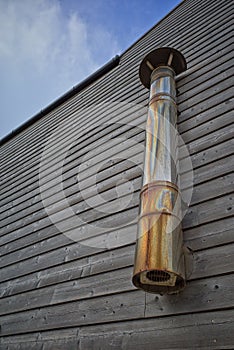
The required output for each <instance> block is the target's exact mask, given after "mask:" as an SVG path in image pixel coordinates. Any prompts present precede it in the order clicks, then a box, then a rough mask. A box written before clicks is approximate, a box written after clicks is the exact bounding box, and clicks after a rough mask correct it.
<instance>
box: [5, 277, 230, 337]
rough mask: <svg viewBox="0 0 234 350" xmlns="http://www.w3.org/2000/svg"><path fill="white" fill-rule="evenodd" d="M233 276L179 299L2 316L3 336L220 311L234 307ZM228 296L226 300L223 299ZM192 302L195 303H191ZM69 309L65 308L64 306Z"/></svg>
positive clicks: (137, 298) (114, 299)
mask: <svg viewBox="0 0 234 350" xmlns="http://www.w3.org/2000/svg"><path fill="white" fill-rule="evenodd" d="M233 285H234V284H233V276H232V275H227V276H220V277H213V278H210V279H202V280H196V281H191V282H189V283H188V285H187V287H186V288H185V290H184V291H183V293H181V294H180V295H177V296H175V295H173V296H157V297H155V295H150V294H146V304H145V297H144V293H143V292H142V291H138V290H136V291H135V290H134V291H131V292H125V293H120V294H113V295H108V296H102V297H97V298H91V299H87V300H86V299H84V300H81V301H78V302H69V303H66V304H61V305H60V304H59V305H56V306H48V307H46V308H40V309H37V310H31V311H27V312H24V311H23V312H19V313H17V314H13V315H7V316H1V317H0V321H1V332H2V335H8V334H9V335H10V334H20V333H26V332H28V331H30V332H32V331H39V330H46V329H58V328H63V327H69V326H79V325H85V324H97V323H100V320H101V319H104V320H105V322H115V321H122V320H127V319H129V315H130V317H131V319H134V318H135V319H136V318H142V317H144V316H145V317H160V316H168V315H175V314H181V313H185V314H186V313H191V312H192V313H193V312H199V311H203V312H204V311H208V310H212V311H214V310H219V309H221V308H230V307H232V305H233V295H234V293H233V292H234V287H233ZM224 296H225V297H224ZM191 301H193V302H191ZM65 305H66V306H65Z"/></svg>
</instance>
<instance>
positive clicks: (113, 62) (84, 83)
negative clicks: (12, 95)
mask: <svg viewBox="0 0 234 350" xmlns="http://www.w3.org/2000/svg"><path fill="white" fill-rule="evenodd" d="M119 62H120V56H119V55H116V56H115V57H114V58H112V59H111V60H110V61H108V62H107V63H106V64H104V66H102V67H101V68H99V69H98V70H97V71H96V72H94V73H93V74H91V75H90V76H88V77H87V78H86V79H84V80H83V81H81V82H80V83H79V84H77V85H75V86H74V87H73V88H72V89H70V90H68V91H67V92H66V93H65V94H63V95H62V96H60V97H59V98H58V99H56V100H55V101H54V102H52V103H50V104H49V105H48V106H47V107H46V108H44V109H42V110H41V111H40V112H39V113H37V114H35V115H34V116H33V117H31V118H30V119H28V120H27V121H26V122H24V123H23V124H21V125H20V126H19V127H17V128H16V129H13V130H12V131H11V132H10V133H9V134H7V135H6V136H4V137H3V138H2V139H0V146H2V145H3V144H5V143H6V142H7V141H9V140H10V139H12V138H13V137H14V136H16V135H18V134H19V133H20V132H21V131H23V130H25V129H27V128H28V127H29V126H30V125H32V124H34V123H35V122H36V121H38V120H40V119H41V118H42V117H44V116H45V115H46V114H48V113H50V112H51V111H52V110H53V109H55V108H56V107H58V106H60V105H61V104H62V103H64V102H66V101H67V100H68V99H69V98H71V97H73V96H74V95H75V94H77V93H78V92H80V91H82V90H83V89H85V88H86V87H88V86H89V85H91V84H92V83H94V82H95V81H96V80H98V79H99V78H101V77H102V76H103V75H105V74H106V73H108V72H109V71H111V70H112V69H113V68H115V67H117V66H118V65H119Z"/></svg>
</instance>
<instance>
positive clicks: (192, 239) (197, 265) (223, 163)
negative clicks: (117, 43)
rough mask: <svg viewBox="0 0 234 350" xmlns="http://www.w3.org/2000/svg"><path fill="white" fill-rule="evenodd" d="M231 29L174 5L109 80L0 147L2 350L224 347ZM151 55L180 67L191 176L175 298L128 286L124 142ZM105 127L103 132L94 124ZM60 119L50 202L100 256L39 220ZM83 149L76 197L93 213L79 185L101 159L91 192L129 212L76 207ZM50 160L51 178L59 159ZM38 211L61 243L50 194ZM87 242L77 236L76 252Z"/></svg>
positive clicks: (195, 1) (226, 20)
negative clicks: (184, 264)
mask: <svg viewBox="0 0 234 350" xmlns="http://www.w3.org/2000/svg"><path fill="white" fill-rule="evenodd" d="M152 10H153V9H152ZM232 24H233V1H232V0H213V1H210V0H188V1H184V2H182V3H181V4H180V6H178V7H177V8H176V9H175V10H174V11H173V12H172V13H170V14H169V15H168V16H167V17H166V18H164V20H162V21H161V22H159V23H158V24H157V25H156V26H155V27H154V28H153V29H152V30H151V31H149V32H148V33H147V34H146V35H145V36H144V37H143V38H141V39H140V40H139V41H138V42H137V43H135V44H134V45H133V46H132V47H130V48H129V50H127V51H126V52H125V53H124V54H123V55H122V56H121V60H120V65H119V66H118V67H116V68H114V69H113V70H111V71H110V72H109V73H108V74H106V75H105V76H103V77H102V78H101V79H99V80H97V81H96V82H95V83H94V84H92V85H91V86H89V87H88V88H86V89H85V90H83V91H81V92H80V93H79V94H77V95H76V96H75V97H73V98H71V99H69V100H68V101H67V102H65V103H63V104H62V105H61V106H60V107H58V108H56V109H55V110H54V111H52V112H50V113H49V114H48V115H47V116H45V117H43V118H42V119H41V120H39V121H37V122H35V124H34V125H32V126H30V127H29V128H27V129H26V130H24V131H23V132H21V133H20V134H18V135H16V136H15V137H13V138H12V139H11V140H9V141H8V142H7V143H5V144H4V145H3V146H2V147H1V150H0V152H1V173H2V175H1V213H0V215H1V229H0V234H1V236H0V238H1V239H0V244H1V246H0V249H1V283H0V295H1V304H0V312H1V316H0V326H1V329H0V334H1V346H0V347H1V349H2V350H6V349H9V350H16V349H30V350H34V349H38V350H39V349H40V350H42V349H43V350H52V349H56V350H58V349H61V350H66V349H67V350H73V349H81V350H84V349H87V350H89V349H233V348H234V335H233V327H234V325H233V318H234V315H233V310H232V308H233V304H234V303H233V302H234V283H233V282H234V281H233V275H232V272H233V267H234V259H233V237H234V236H233V218H232V215H233V209H232V196H233V195H232V192H233V174H232V173H231V171H232V165H233V159H232V153H233V125H232V121H233V116H232V110H233V100H231V98H232V97H233V86H232V83H233V77H232V74H233V62H234V61H233V46H232V44H233V41H232V36H233V27H232ZM160 46H171V47H174V48H176V49H178V50H180V51H181V52H182V53H183V54H184V56H185V57H186V60H187V63H188V70H187V71H186V72H185V73H183V74H182V75H181V76H179V77H178V78H177V87H178V108H179V120H178V128H179V131H180V133H181V135H182V137H183V139H184V141H185V143H186V145H187V147H188V149H189V152H190V155H191V160H192V164H193V169H194V190H193V197H192V201H191V204H190V207H189V210H188V212H187V214H186V216H185V218H184V220H183V229H184V239H185V242H186V244H187V245H188V246H189V247H190V248H191V249H192V250H193V252H194V253H193V254H194V269H193V272H192V275H191V276H190V278H189V280H188V283H187V286H186V289H185V290H184V292H183V293H181V294H179V295H176V296H157V295H154V294H145V293H144V292H142V291H139V290H136V289H135V288H134V286H133V285H132V283H131V275H132V266H133V258H134V246H135V244H134V241H135V237H136V218H137V213H138V204H139V191H140V187H141V174H142V173H141V169H140V165H141V163H142V160H143V154H142V152H141V151H140V152H139V150H138V148H137V147H134V146H133V147H129V143H128V142H127V141H129V140H132V141H135V142H136V143H137V144H142V145H143V144H144V132H143V131H142V128H143V127H144V123H145V119H146V114H145V106H147V102H148V91H147V90H146V89H145V88H144V87H143V86H142V85H141V83H140V81H139V77H138V69H139V64H140V62H141V60H142V58H143V56H144V55H145V54H146V53H148V52H149V51H150V50H152V49H153V48H155V47H160ZM102 102H103V104H102V105H100V103H102ZM90 105H92V106H96V107H95V113H93V111H92V108H91V107H89V106H90ZM89 108H91V109H89ZM90 111H92V113H91V112H90ZM110 119H113V120H114V121H115V123H111V124H108V123H106V122H107V121H109V120H110ZM64 120H66V125H65V126H64V130H63V133H62V135H61V138H62V140H63V142H64V143H66V140H69V138H72V137H73V136H72V135H74V133H76V138H75V139H76V142H73V145H72V147H71V149H70V150H69V155H67V158H66V161H65V163H64V167H63V186H64V192H65V193H66V196H67V198H68V201H69V205H70V207H71V208H73V212H74V213H77V214H75V215H83V218H85V220H87V222H91V221H94V224H97V225H98V226H102V225H103V226H104V227H109V231H108V232H107V233H105V236H104V235H103V237H102V235H101V234H100V236H99V237H98V239H99V240H100V241H102V240H103V242H104V243H103V244H105V240H106V238H108V239H107V241H108V244H107V245H106V247H105V249H100V248H98V247H96V248H95V247H89V246H87V245H85V244H82V241H81V242H80V243H76V242H74V241H72V240H70V239H69V238H68V237H66V235H64V234H63V233H61V232H59V230H58V228H57V227H56V226H55V225H54V224H53V223H52V222H51V219H50V218H49V217H48V215H47V212H46V211H45V209H44V207H43V203H42V200H41V194H40V189H39V164H40V160H41V156H42V152H43V148H44V146H45V144H46V142H47V139H48V136H49V135H51V134H53V132H54V131H55V129H56V127H57V126H58V124H59V123H60V122H61V121H64ZM129 122H132V123H135V125H136V126H139V128H138V127H137V128H134V127H131V126H129V125H128V124H127V123H129ZM77 125H78V128H77V127H76V126H77ZM110 145H111V146H112V147H110ZM93 149H95V157H94V159H92V153H90V159H89V163H87V164H90V169H91V170H90V173H89V169H88V170H87V171H88V172H87V174H88V175H87V179H86V191H90V196H91V197H92V198H94V199H93V200H94V202H93V203H96V205H97V209H99V206H100V205H101V204H100V202H99V201H98V198H97V199H95V196H96V195H97V194H95V191H93V189H92V186H91V180H89V176H90V174H91V175H92V169H93V168H92V166H93V165H94V164H95V162H96V161H98V160H103V159H106V163H105V164H106V165H105V166H104V167H103V169H101V170H100V172H99V173H98V174H97V178H98V184H97V186H98V189H99V191H100V192H101V193H102V195H103V196H104V197H105V198H107V199H108V200H109V203H108V206H110V207H111V205H112V203H115V205H116V203H117V204H118V201H119V203H120V205H122V204H124V203H125V202H129V203H128V205H127V207H126V208H125V209H123V210H121V211H118V205H116V211H114V212H113V213H112V214H109V215H108V214H107V213H106V212H105V210H103V212H100V211H94V210H93V208H88V206H87V205H86V203H85V201H84V200H82V197H81V196H80V195H79V188H78V185H77V181H76V179H77V177H76V175H77V169H78V165H79V164H80V162H82V159H83V158H82V157H84V155H86V154H87V153H89V152H90V151H91V150H93ZM53 152H54V155H53V157H52V159H51V160H50V164H48V173H49V174H52V175H50V177H51V178H53V172H55V169H56V162H57V159H59V155H60V153H61V152H63V149H62V148H61V147H55V149H54V150H53ZM94 168H95V167H94ZM54 176H56V174H55V175H54ZM123 179H127V180H128V181H129V182H130V183H131V184H130V185H131V186H129V191H128V188H127V187H126V186H125V187H124V191H122V192H121V193H120V197H119V199H118V200H117V201H114V202H113V200H114V199H115V198H116V190H115V186H116V183H120V182H121V181H123ZM90 186H91V187H90ZM132 188H133V189H134V191H133V192H132ZM92 191H93V192H92ZM50 201H51V207H52V212H53V213H55V214H56V215H58V216H59V218H60V219H61V221H62V222H63V223H64V227H67V226H66V225H68V224H69V225H70V226H69V227H71V228H72V229H74V230H75V229H76V226H75V225H76V221H75V220H74V215H73V216H72V217H70V218H69V217H66V215H65V212H64V211H63V208H62V206H61V205H60V204H61V203H60V201H61V198H60V194H59V193H57V192H56V191H55V189H54V188H53V181H52V185H51V190H50ZM111 201H112V202H111ZM78 212H79V214H78ZM120 222H121V223H126V226H125V227H122V228H121V227H119V226H118V225H119V223H120ZM108 225H109V226H108ZM87 237H88V233H87V232H86V231H85V225H84V234H83V236H82V237H81V239H83V240H84V239H85V238H87ZM108 245H109V246H108Z"/></svg>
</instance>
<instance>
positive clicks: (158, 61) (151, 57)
mask: <svg viewBox="0 0 234 350" xmlns="http://www.w3.org/2000/svg"><path fill="white" fill-rule="evenodd" d="M159 66H168V67H171V68H172V69H173V70H174V72H175V74H176V75H177V74H180V73H182V72H184V71H185V70H186V68H187V64H186V60H185V58H184V56H183V55H182V54H181V53H180V52H179V51H178V50H176V49H174V48H171V47H161V48H157V49H155V50H153V51H151V52H150V53H148V54H147V55H146V56H145V57H144V59H143V60H142V62H141V65H140V69H139V76H140V80H141V82H142V84H143V85H144V86H145V87H146V88H148V89H149V88H150V77H151V73H152V69H155V68H157V67H159Z"/></svg>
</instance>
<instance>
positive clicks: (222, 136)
mask: <svg viewBox="0 0 234 350" xmlns="http://www.w3.org/2000/svg"><path fill="white" fill-rule="evenodd" d="M232 132H233V131H232V128H230V127H225V128H223V129H221V130H218V131H216V132H214V133H212V134H210V135H209V138H208V139H207V137H203V138H202V139H199V141H196V142H194V143H193V144H191V145H190V147H191V149H192V150H194V151H193V152H195V151H199V149H200V148H205V147H209V145H210V141H211V140H212V141H214V139H215V141H216V142H217V143H218V142H222V141H223V140H226V139H227V138H231V137H232ZM229 133H231V134H230V135H229ZM142 136H143V135H142ZM213 143H214V142H213ZM122 147H124V145H122ZM203 155H204V153H203ZM130 156H131V153H130ZM195 156H196V157H197V155H195ZM95 159H96V158H95ZM95 169H96V168H95V167H94V170H95ZM90 172H91V170H90ZM87 187H89V184H88V185H87ZM52 193H53V191H52ZM34 200H35V198H34V199H33V201H34ZM30 205H31V204H30ZM38 205H39V208H41V204H40V203H39V204H38ZM30 210H31V212H32V211H33V208H32V207H30ZM9 214H11V210H9V213H8V215H9ZM4 215H5V214H4ZM22 215H23V213H22ZM6 220H8V221H9V220H11V218H8V219H6ZM12 220H13V218H12ZM4 225H5V223H4Z"/></svg>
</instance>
